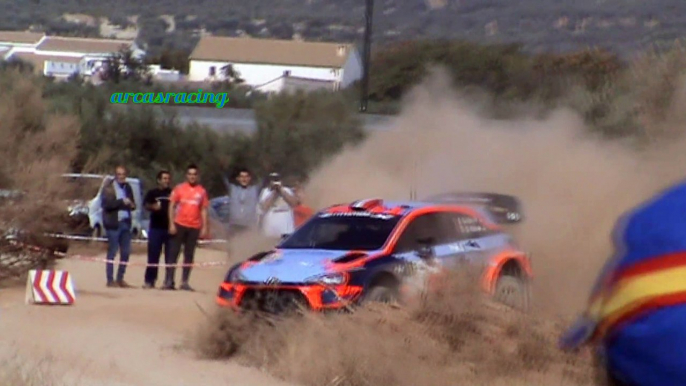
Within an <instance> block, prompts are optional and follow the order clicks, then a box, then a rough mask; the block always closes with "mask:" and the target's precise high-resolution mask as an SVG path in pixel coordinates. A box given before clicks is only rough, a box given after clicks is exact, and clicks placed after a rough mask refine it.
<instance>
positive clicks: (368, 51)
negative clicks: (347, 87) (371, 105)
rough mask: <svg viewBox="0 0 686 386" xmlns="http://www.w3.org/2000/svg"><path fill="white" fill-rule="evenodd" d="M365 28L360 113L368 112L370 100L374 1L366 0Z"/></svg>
mask: <svg viewBox="0 0 686 386" xmlns="http://www.w3.org/2000/svg"><path fill="white" fill-rule="evenodd" d="M366 1H367V7H366V10H365V26H364V53H363V59H362V60H363V69H362V87H361V91H362V95H361V96H360V112H363V113H366V112H367V100H368V98H369V62H370V59H371V56H372V18H373V17H374V0H366Z"/></svg>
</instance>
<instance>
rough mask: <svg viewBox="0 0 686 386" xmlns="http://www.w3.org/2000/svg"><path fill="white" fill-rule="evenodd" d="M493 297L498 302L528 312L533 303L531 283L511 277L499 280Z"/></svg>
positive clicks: (503, 276) (506, 276) (502, 277)
mask: <svg viewBox="0 0 686 386" xmlns="http://www.w3.org/2000/svg"><path fill="white" fill-rule="evenodd" d="M493 296H494V298H495V300H496V301H497V302H500V303H502V304H505V305H506V306H509V307H512V308H514V309H516V310H519V311H528V310H529V307H530V303H531V293H530V288H529V283H528V282H527V281H526V280H524V279H522V278H519V277H516V276H511V275H502V276H500V277H499V278H498V282H497V283H496V285H495V293H494V295H493Z"/></svg>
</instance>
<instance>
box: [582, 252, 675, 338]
mask: <svg viewBox="0 0 686 386" xmlns="http://www.w3.org/2000/svg"><path fill="white" fill-rule="evenodd" d="M684 303H686V252H682V253H676V254H672V255H668V256H664V257H660V258H655V259H650V260H647V261H644V262H640V263H637V264H634V265H632V266H630V267H627V268H625V269H623V270H622V271H620V272H619V273H618V274H617V275H616V276H615V277H614V278H613V279H612V280H611V282H610V283H609V284H608V285H607V286H605V289H604V290H603V291H601V292H600V293H599V294H598V295H597V296H596V297H594V299H593V300H592V302H591V305H590V307H589V313H588V316H590V317H591V318H593V319H594V320H596V321H598V328H597V329H596V332H595V334H594V336H593V338H592V339H593V340H594V341H597V340H599V339H602V338H603V337H605V336H606V335H607V334H608V332H610V331H611V330H612V329H614V328H617V327H619V326H620V325H622V324H624V323H627V322H630V321H631V320H633V319H635V318H637V317H639V316H641V315H645V314H646V313H648V312H650V311H651V310H655V309H658V308H662V307H668V306H673V305H677V304H684Z"/></svg>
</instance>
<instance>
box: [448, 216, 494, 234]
mask: <svg viewBox="0 0 686 386" xmlns="http://www.w3.org/2000/svg"><path fill="white" fill-rule="evenodd" d="M450 217H451V220H452V224H453V227H454V228H453V229H455V230H456V231H457V233H458V235H459V239H460V240H464V239H475V238H479V237H483V236H486V235H488V234H489V229H488V228H487V227H486V226H485V225H484V224H483V223H482V222H481V221H479V219H478V218H476V217H472V216H470V215H467V214H464V213H451V214H450Z"/></svg>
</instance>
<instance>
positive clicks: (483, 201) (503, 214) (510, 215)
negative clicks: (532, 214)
mask: <svg viewBox="0 0 686 386" xmlns="http://www.w3.org/2000/svg"><path fill="white" fill-rule="evenodd" d="M422 201H429V202H441V203H451V204H466V205H474V206H478V207H481V208H482V209H484V210H486V211H487V212H488V213H489V214H490V215H491V216H492V217H493V219H494V220H495V221H496V222H498V223H500V224H505V223H518V222H521V221H523V220H524V213H523V210H522V204H521V202H520V200H519V199H518V198H517V197H514V196H510V195H507V194H499V193H486V192H449V193H441V194H437V195H433V196H430V197H427V198H426V199H424V200H422Z"/></svg>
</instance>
